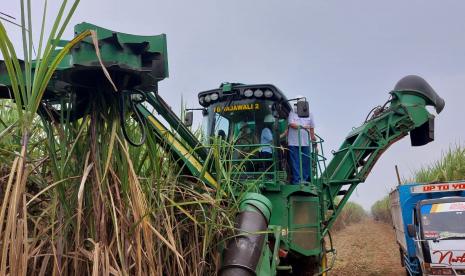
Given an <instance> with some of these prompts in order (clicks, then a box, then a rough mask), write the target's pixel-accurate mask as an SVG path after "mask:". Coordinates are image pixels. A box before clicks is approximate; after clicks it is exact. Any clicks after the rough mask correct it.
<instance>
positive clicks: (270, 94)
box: [265, 90, 273, 98]
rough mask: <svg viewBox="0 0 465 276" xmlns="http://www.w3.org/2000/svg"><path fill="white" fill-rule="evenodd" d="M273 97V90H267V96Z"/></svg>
mask: <svg viewBox="0 0 465 276" xmlns="http://www.w3.org/2000/svg"><path fill="white" fill-rule="evenodd" d="M271 97H273V91H271V90H265V98H271Z"/></svg>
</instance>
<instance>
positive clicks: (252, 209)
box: [218, 193, 272, 276]
mask: <svg viewBox="0 0 465 276" xmlns="http://www.w3.org/2000/svg"><path fill="white" fill-rule="evenodd" d="M271 207H272V205H271V202H270V201H269V200H268V198H266V197H265V196H263V195H261V194H257V193H248V194H247V195H246V196H245V198H244V200H243V201H242V202H241V204H240V208H239V209H240V212H239V213H238V214H237V216H236V220H235V228H236V231H235V233H234V237H233V238H231V239H230V240H229V242H228V243H227V246H226V248H225V249H224V251H223V264H222V266H221V269H220V271H219V273H218V274H219V275H221V276H255V275H256V269H257V265H258V263H259V262H260V257H261V256H262V252H263V248H264V246H266V245H265V238H266V236H265V235H266V234H264V231H266V230H267V229H268V223H269V221H270V217H271Z"/></svg>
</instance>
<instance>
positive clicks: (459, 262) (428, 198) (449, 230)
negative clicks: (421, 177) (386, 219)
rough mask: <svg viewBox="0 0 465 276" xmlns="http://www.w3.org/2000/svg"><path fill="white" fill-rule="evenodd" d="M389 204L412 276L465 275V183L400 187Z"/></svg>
mask: <svg viewBox="0 0 465 276" xmlns="http://www.w3.org/2000/svg"><path fill="white" fill-rule="evenodd" d="M390 204H391V215H392V220H393V226H394V229H395V233H396V239H397V243H398V244H399V251H400V255H401V262H402V265H403V266H404V267H405V269H406V271H407V272H408V273H409V275H412V276H416V275H465V181H459V182H457V181H456V182H446V183H433V184H417V183H411V184H407V185H401V186H398V187H397V188H396V189H395V190H394V191H392V192H391V193H390Z"/></svg>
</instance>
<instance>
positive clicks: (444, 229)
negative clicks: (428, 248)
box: [421, 201, 465, 239]
mask: <svg viewBox="0 0 465 276" xmlns="http://www.w3.org/2000/svg"><path fill="white" fill-rule="evenodd" d="M421 222H422V225H423V232H424V236H425V239H465V201H458V202H444V203H434V204H425V205H423V206H421Z"/></svg>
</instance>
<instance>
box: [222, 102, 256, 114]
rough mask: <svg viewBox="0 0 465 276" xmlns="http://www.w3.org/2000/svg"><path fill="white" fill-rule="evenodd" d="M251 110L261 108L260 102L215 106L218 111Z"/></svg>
mask: <svg viewBox="0 0 465 276" xmlns="http://www.w3.org/2000/svg"><path fill="white" fill-rule="evenodd" d="M249 110H260V104H258V103H251V104H236V105H229V106H217V107H215V112H216V113H220V112H233V111H249Z"/></svg>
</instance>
